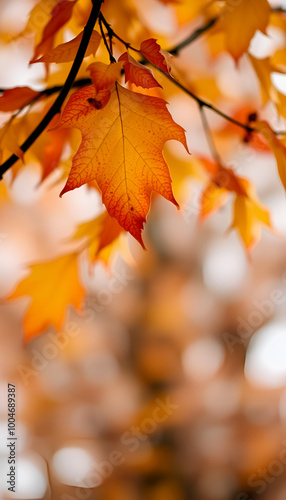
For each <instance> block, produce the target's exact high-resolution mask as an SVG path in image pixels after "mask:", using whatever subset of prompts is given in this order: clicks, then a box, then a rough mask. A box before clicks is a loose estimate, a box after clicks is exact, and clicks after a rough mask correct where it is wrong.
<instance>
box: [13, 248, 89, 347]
mask: <svg viewBox="0 0 286 500" xmlns="http://www.w3.org/2000/svg"><path fill="white" fill-rule="evenodd" d="M30 269H31V274H30V275H29V276H28V277H27V278H25V279H24V280H23V281H21V282H20V283H19V284H18V286H17V288H16V290H15V291H14V292H13V293H12V294H11V295H9V296H8V297H7V299H9V300H10V299H16V298H18V297H22V296H25V295H29V296H31V298H32V301H31V304H30V305H29V308H28V310H27V312H26V315H25V318H24V325H23V326H24V331H25V341H26V342H28V341H29V340H32V339H33V338H34V337H36V336H37V335H40V334H41V333H43V332H44V331H45V330H46V329H47V328H48V327H49V326H50V325H53V326H54V327H55V328H56V329H57V330H60V329H61V327H62V325H63V322H64V319H65V315H66V307H67V305H68V304H71V305H73V306H74V307H75V308H76V309H79V308H80V307H81V303H82V299H83V296H84V290H83V288H82V286H81V284H80V282H79V278H78V264H77V254H69V255H64V256H62V257H59V258H57V259H55V260H51V261H49V262H41V263H40V264H34V265H32V266H31V267H30Z"/></svg>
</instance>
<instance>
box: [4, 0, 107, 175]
mask: <svg viewBox="0 0 286 500" xmlns="http://www.w3.org/2000/svg"><path fill="white" fill-rule="evenodd" d="M102 2H103V0H97V1H95V2H94V3H93V6H92V10H91V13H90V16H89V19H88V21H87V23H86V26H85V28H84V33H83V37H82V40H81V43H80V46H79V48H78V51H77V55H76V57H75V60H74V62H73V65H72V67H71V70H70V72H69V74H68V77H67V79H66V81H65V84H64V85H63V87H61V90H60V93H59V95H58V97H57V99H56V100H55V102H54V104H53V105H52V106H51V108H50V109H49V111H48V112H47V114H46V115H45V116H44V118H43V119H42V121H41V122H40V123H39V125H38V126H37V127H36V128H35V130H33V132H32V133H31V134H30V135H29V137H28V138H27V139H26V141H25V142H24V143H23V144H22V145H21V149H22V150H23V151H24V152H25V151H27V149H29V147H30V146H31V145H32V144H33V143H34V142H35V141H36V139H37V138H38V137H39V135H40V134H41V133H42V132H43V131H44V130H45V128H46V127H47V126H48V125H49V123H50V122H51V120H52V119H53V117H54V116H55V115H56V114H57V113H59V112H60V110H61V107H62V105H63V102H64V100H65V98H66V97H67V95H68V93H69V91H70V89H71V88H72V86H73V84H74V81H75V78H76V75H77V73H78V70H79V68H80V66H81V63H82V61H83V58H84V54H85V52H86V49H87V46H88V44H89V40H90V37H91V35H92V31H93V28H94V25H95V23H96V21H97V18H98V16H99V12H100V8H101V4H102ZM47 91H48V89H47V90H46V91H44V93H46V95H47ZM48 95H51V93H50V94H48ZM17 160H18V157H17V156H16V155H14V154H13V155H11V156H10V158H8V160H6V161H5V162H4V163H3V164H2V165H1V166H0V179H2V177H3V174H4V173H5V172H6V171H7V170H8V169H9V168H10V167H11V166H12V165H14V163H15V162H16V161H17Z"/></svg>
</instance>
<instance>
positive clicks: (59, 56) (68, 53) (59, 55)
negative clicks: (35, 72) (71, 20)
mask: <svg viewBox="0 0 286 500" xmlns="http://www.w3.org/2000/svg"><path fill="white" fill-rule="evenodd" d="M82 35H83V31H82V32H81V33H80V34H79V35H77V36H76V37H75V38H73V39H72V40H70V41H69V42H66V43H61V44H60V45H57V47H55V48H54V49H52V50H50V51H49V52H47V53H46V54H45V55H44V56H42V57H40V58H39V59H36V60H32V61H31V63H30V64H34V63H39V62H44V63H64V62H70V61H73V60H74V58H75V56H76V54H77V51H78V48H79V45H80V42H81V39H82ZM100 41H101V36H100V34H99V33H97V31H95V30H94V31H93V32H92V35H91V37H90V41H89V44H88V47H87V49H86V52H85V55H84V57H88V56H90V55H91V54H93V55H94V56H95V54H96V51H97V49H98V47H99V44H100Z"/></svg>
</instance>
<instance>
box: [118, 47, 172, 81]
mask: <svg viewBox="0 0 286 500" xmlns="http://www.w3.org/2000/svg"><path fill="white" fill-rule="evenodd" d="M118 61H123V62H124V72H125V83H127V82H130V83H134V84H135V85H136V86H137V87H142V88H145V89H151V88H153V87H161V88H162V85H160V83H158V82H157V80H156V79H155V78H154V76H153V73H152V71H151V69H150V68H146V66H143V64H140V63H139V62H138V61H136V60H135V59H134V58H133V57H132V56H131V55H130V54H128V52H124V54H122V55H121V56H120V57H119V59H118Z"/></svg>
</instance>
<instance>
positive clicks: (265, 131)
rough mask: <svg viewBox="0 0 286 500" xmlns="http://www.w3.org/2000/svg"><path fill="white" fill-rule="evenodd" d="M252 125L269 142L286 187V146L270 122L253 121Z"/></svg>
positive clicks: (285, 187)
mask: <svg viewBox="0 0 286 500" xmlns="http://www.w3.org/2000/svg"><path fill="white" fill-rule="evenodd" d="M251 126H252V127H253V128H255V130H257V131H258V132H260V133H261V134H262V135H263V136H264V137H265V139H266V141H267V142H268V144H269V146H270V148H271V149H272V152H273V154H274V156H275V159H276V162H277V168H278V174H279V177H280V179H281V182H282V184H283V186H284V189H286V147H285V146H284V144H282V142H280V141H279V139H278V138H277V137H276V135H275V133H274V132H273V130H272V128H271V127H270V125H269V123H267V122H266V121H264V120H261V121H256V122H251Z"/></svg>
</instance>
